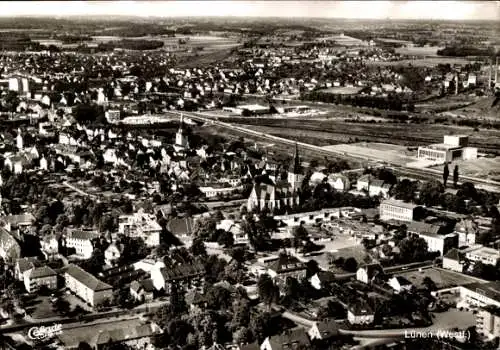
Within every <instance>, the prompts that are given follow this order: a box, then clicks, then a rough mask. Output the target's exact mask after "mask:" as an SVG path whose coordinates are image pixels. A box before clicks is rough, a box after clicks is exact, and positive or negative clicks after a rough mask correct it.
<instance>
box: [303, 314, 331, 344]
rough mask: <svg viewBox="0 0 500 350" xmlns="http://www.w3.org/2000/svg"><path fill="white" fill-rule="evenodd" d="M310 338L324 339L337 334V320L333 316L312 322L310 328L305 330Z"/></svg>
mask: <svg viewBox="0 0 500 350" xmlns="http://www.w3.org/2000/svg"><path fill="white" fill-rule="evenodd" d="M307 334H309V338H311V340H314V339H318V340H326V339H330V338H332V337H335V336H337V335H338V334H339V330H338V326H337V322H336V321H335V319H333V318H329V319H325V320H321V321H317V322H313V324H312V326H311V328H309V330H308V331H307Z"/></svg>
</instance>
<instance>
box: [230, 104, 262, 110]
mask: <svg viewBox="0 0 500 350" xmlns="http://www.w3.org/2000/svg"><path fill="white" fill-rule="evenodd" d="M236 108H240V109H248V110H257V109H269V107H266V106H262V105H257V104H254V105H239V106H237V107H236Z"/></svg>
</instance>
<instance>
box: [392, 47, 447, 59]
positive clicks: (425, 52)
mask: <svg viewBox="0 0 500 350" xmlns="http://www.w3.org/2000/svg"><path fill="white" fill-rule="evenodd" d="M440 49H442V47H438V46H427V47H398V48H397V49H396V50H395V51H396V53H399V54H401V55H408V56H425V57H429V56H430V57H438V56H437V50H440Z"/></svg>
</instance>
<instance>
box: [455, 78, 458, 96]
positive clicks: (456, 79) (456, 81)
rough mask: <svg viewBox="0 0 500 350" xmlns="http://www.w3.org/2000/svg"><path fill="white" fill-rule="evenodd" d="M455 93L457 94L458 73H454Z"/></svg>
mask: <svg viewBox="0 0 500 350" xmlns="http://www.w3.org/2000/svg"><path fill="white" fill-rule="evenodd" d="M455 95H458V74H456V75H455Z"/></svg>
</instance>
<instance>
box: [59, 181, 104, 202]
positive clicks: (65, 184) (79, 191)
mask: <svg viewBox="0 0 500 350" xmlns="http://www.w3.org/2000/svg"><path fill="white" fill-rule="evenodd" d="M63 185H64V186H66V187H68V188H69V189H71V190H73V191H75V192H77V193H79V194H81V195H83V196H85V197H90V198H92V199H97V196H95V195H93V194H90V193H87V192H85V191H82V190H81V189H79V188H78V187H75V186H73V185H71V184H70V183H68V182H66V181H64V182H63Z"/></svg>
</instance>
